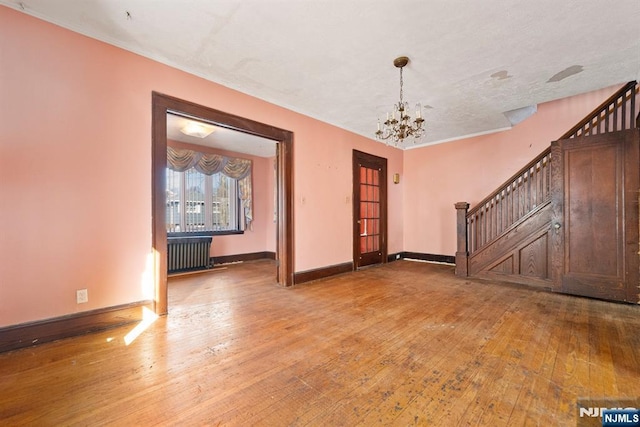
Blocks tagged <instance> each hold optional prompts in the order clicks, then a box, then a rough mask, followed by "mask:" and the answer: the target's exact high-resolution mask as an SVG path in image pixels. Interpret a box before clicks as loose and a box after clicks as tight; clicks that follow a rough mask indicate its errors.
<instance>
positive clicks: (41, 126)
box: [0, 6, 403, 327]
mask: <svg viewBox="0 0 640 427" xmlns="http://www.w3.org/2000/svg"><path fill="white" fill-rule="evenodd" d="M0 33H1V34H0V52H2V65H1V68H0V73H1V74H0V99H1V100H2V102H0V117H2V119H1V120H0V224H2V228H1V229H0V327H1V326H6V325H13V324H17V323H22V322H27V321H34V320H39V319H45V318H50V317H55V316H60V315H65V314H70V313H75V312H79V311H85V310H91V309H96V308H101V307H108V306H112V305H118V304H125V303H130V302H134V301H139V300H143V299H148V298H150V297H151V295H152V293H151V289H150V287H149V284H150V281H149V278H150V274H149V273H150V272H149V268H150V265H149V255H150V250H151V170H150V165H151V93H152V91H158V92H161V93H165V94H167V95H171V96H175V97H178V98H182V99H185V100H188V101H191V102H195V103H198V104H201V105H205V106H208V107H212V108H215V109H219V110H223V111H226V112H229V113H231V114H236V115H239V116H244V117H247V118H250V119H252V120H256V121H259V122H263V123H267V124H270V125H273V126H277V127H280V128H283V129H288V130H290V131H292V132H294V141H295V142H294V189H295V190H294V191H295V204H294V222H295V224H294V231H295V241H294V250H295V266H294V270H295V271H303V270H307V269H312V268H318V267H323V266H327V265H332V264H336V263H342V262H348V261H351V260H352V251H351V245H352V243H351V220H352V208H351V200H350V199H351V192H352V191H351V180H352V177H351V150H352V149H353V148H357V149H359V150H362V151H366V152H370V153H372V154H376V155H380V156H382V157H386V158H388V159H389V176H390V177H391V175H392V173H393V172H400V173H402V165H403V158H402V156H403V154H402V152H401V151H400V150H396V149H392V148H388V147H385V146H383V145H382V144H379V143H376V142H374V141H372V140H369V139H367V138H364V137H361V136H358V135H355V134H353V133H350V132H347V131H344V130H340V129H337V128H335V127H333V126H330V125H327V124H324V123H321V122H319V121H317V120H314V119H311V118H309V117H305V116H302V115H300V114H296V113H294V112H291V111H289V110H286V109H283V108H280V107H277V106H274V105H272V104H269V103H266V102H264V101H261V100H259V99H256V98H252V97H250V96H247V95H244V94H241V93H239V92H236V91H233V90H231V89H228V88H225V87H223V86H220V85H217V84H215V83H211V82H208V81H206V80H203V79H201V78H198V77H195V76H192V75H189V74H187V73H184V72H182V71H179V70H176V69H173V68H171V67H168V66H165V65H162V64H159V63H157V62H154V61H152V60H149V59H146V58H143V57H140V56H138V55H135V54H132V53H129V52H126V51H123V50H121V49H118V48H116V47H113V46H110V45H107V44H104V43H101V42H98V41H95V40H93V39H90V38H87V37H84V36H82V35H79V34H76V33H73V32H71V31H68V30H65V29H62V28H60V27H57V26H54V25H52V24H49V23H46V22H43V21H40V20H38V19H35V18H33V17H29V16H27V15H25V14H22V13H19V12H17V11H14V10H12V9H9V8H6V7H4V6H0ZM402 187H403V184H401V185H395V186H394V185H393V184H392V183H391V182H390V183H389V190H390V191H389V200H390V211H389V219H390V221H389V237H390V242H389V251H390V252H397V251H401V250H402V248H403V241H402V238H403V237H402V236H403V228H402V220H403V209H402V201H403V200H402ZM79 288H87V289H88V290H89V302H88V303H87V304H82V305H78V304H76V302H75V290H76V289H79Z"/></svg>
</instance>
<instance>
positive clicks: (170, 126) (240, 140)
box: [167, 114, 276, 157]
mask: <svg viewBox="0 0 640 427" xmlns="http://www.w3.org/2000/svg"><path fill="white" fill-rule="evenodd" d="M189 122H196V123H198V122H200V121H199V120H194V119H192V118H187V117H183V116H179V115H175V114H167V138H168V139H173V140H174V141H181V142H186V143H189V144H196V145H203V146H205V147H211V148H218V149H221V150H227V151H234V152H236V153H246V154H253V155H254V156H260V157H274V156H275V155H276V141H272V140H270V139H265V138H261V137H259V136H254V135H251V134H248V133H243V132H238V131H235V130H232V129H227V128H223V127H219V126H214V128H215V130H214V131H213V132H212V133H211V134H210V135H208V136H205V137H204V138H198V137H195V136H189V135H185V134H184V133H183V132H182V131H181V129H183V128H184V127H185V126H186V125H188V124H189ZM204 123H206V122H204Z"/></svg>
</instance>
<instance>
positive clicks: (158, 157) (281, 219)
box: [151, 92, 294, 314]
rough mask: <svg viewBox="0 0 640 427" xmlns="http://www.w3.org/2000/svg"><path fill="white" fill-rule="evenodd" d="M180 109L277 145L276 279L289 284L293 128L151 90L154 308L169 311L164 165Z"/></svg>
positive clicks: (165, 164) (291, 260)
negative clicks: (171, 123)
mask: <svg viewBox="0 0 640 427" xmlns="http://www.w3.org/2000/svg"><path fill="white" fill-rule="evenodd" d="M171 112H176V113H183V114H187V115H190V116H193V117H197V118H201V119H204V120H206V121H208V122H211V123H214V124H215V125H217V126H220V127H224V128H227V129H233V130H237V131H239V132H243V133H248V134H251V135H256V136H259V137H262V138H267V139H271V140H273V141H275V142H276V143H277V168H276V169H277V179H276V181H277V210H278V215H277V223H276V227H277V235H276V239H277V240H276V263H277V281H278V284H279V285H281V286H293V284H294V282H293V132H291V131H288V130H284V129H280V128H276V127H274V126H270V125H267V124H264V123H260V122H256V121H253V120H250V119H247V118H245V117H240V116H236V115H233V114H229V113H225V112H224V111H220V110H215V109H212V108H209V107H204V106H202V105H198V104H194V103H192V102H189V101H184V100H182V99H179V98H174V97H172V96H168V95H164V94H162V93H158V92H153V93H152V114H151V120H152V124H151V127H152V137H151V218H152V219H151V229H152V230H151V234H152V236H151V243H152V247H153V257H154V270H153V282H154V291H155V294H154V310H155V312H156V314H166V313H167V311H168V295H167V231H166V224H165V221H166V219H165V215H166V194H165V190H166V173H165V170H166V167H167V113H171Z"/></svg>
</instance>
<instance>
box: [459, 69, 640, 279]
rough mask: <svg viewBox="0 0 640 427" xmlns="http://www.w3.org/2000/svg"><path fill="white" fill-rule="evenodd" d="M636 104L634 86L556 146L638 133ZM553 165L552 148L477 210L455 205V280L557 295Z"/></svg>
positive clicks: (488, 197) (594, 112) (591, 114)
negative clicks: (515, 285) (476, 280)
mask: <svg viewBox="0 0 640 427" xmlns="http://www.w3.org/2000/svg"><path fill="white" fill-rule="evenodd" d="M637 98H638V86H637V84H636V82H635V81H634V82H629V83H627V84H626V85H624V86H623V87H622V88H621V89H620V90H618V91H617V92H616V93H615V94H613V95H612V96H611V97H610V98H609V99H607V100H606V101H605V102H603V103H602V104H601V105H599V106H598V107H597V108H596V109H595V110H593V111H592V112H591V113H590V114H589V115H587V116H586V117H585V118H584V119H583V120H581V121H580V122H579V123H577V124H576V125H575V126H574V127H573V128H571V129H570V130H569V131H567V132H566V133H565V134H564V135H562V136H560V138H559V139H558V140H568V139H572V138H587V137H591V136H595V135H603V134H609V133H614V132H620V131H625V130H629V129H634V128H637V127H640V125H639V122H640V115H639V116H637V117H636V111H637V107H636V104H637V102H639V101H638V99H637ZM622 133H623V132H620V134H622ZM551 159H552V155H551V146H550V147H549V148H547V149H546V150H545V151H543V152H542V153H540V154H539V155H538V156H537V157H536V158H535V159H533V160H532V161H531V162H529V163H528V164H527V165H526V166H524V167H523V168H522V169H520V170H519V171H518V172H517V173H516V174H514V175H513V176H512V177H510V178H509V179H508V180H506V181H505V183H504V184H502V185H501V186H500V187H499V188H498V189H497V190H495V191H494V192H493V193H491V194H490V195H488V196H487V197H486V198H485V199H484V200H482V201H481V202H480V203H478V204H477V205H476V206H474V207H473V208H471V209H469V204H468V203H466V202H460V203H456V205H455V207H456V211H457V252H456V275H457V276H463V277H466V276H472V277H481V278H490V279H497V280H501V281H507V282H513V283H520V284H525V285H529V286H537V287H541V288H546V289H554V281H557V279H556V278H554V277H552V276H553V274H552V265H553V259H552V257H553V254H554V253H555V252H557V251H555V252H554V250H553V245H554V233H556V234H557V232H558V229H559V228H560V226H561V225H560V224H559V223H558V222H555V223H554V224H553V227H552V216H553V212H552V211H553V208H554V207H553V206H552V193H553V192H554V191H557V188H562V186H561V185H557V184H554V182H557V180H558V179H560V180H561V179H562V178H558V177H553V176H552V170H553V168H552V166H551ZM554 186H555V187H554ZM554 188H556V190H554ZM563 231H564V230H563ZM556 241H557V239H556ZM554 290H555V289H554Z"/></svg>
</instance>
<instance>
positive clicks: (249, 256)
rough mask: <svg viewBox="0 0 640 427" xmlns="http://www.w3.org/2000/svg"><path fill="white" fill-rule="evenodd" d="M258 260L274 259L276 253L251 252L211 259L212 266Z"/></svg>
mask: <svg viewBox="0 0 640 427" xmlns="http://www.w3.org/2000/svg"><path fill="white" fill-rule="evenodd" d="M259 259H276V253H275V252H269V251H263V252H251V253H246V254H236V255H221V256H215V257H211V261H212V262H213V264H214V265H216V264H225V263H229V262H240V261H256V260H259Z"/></svg>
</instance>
